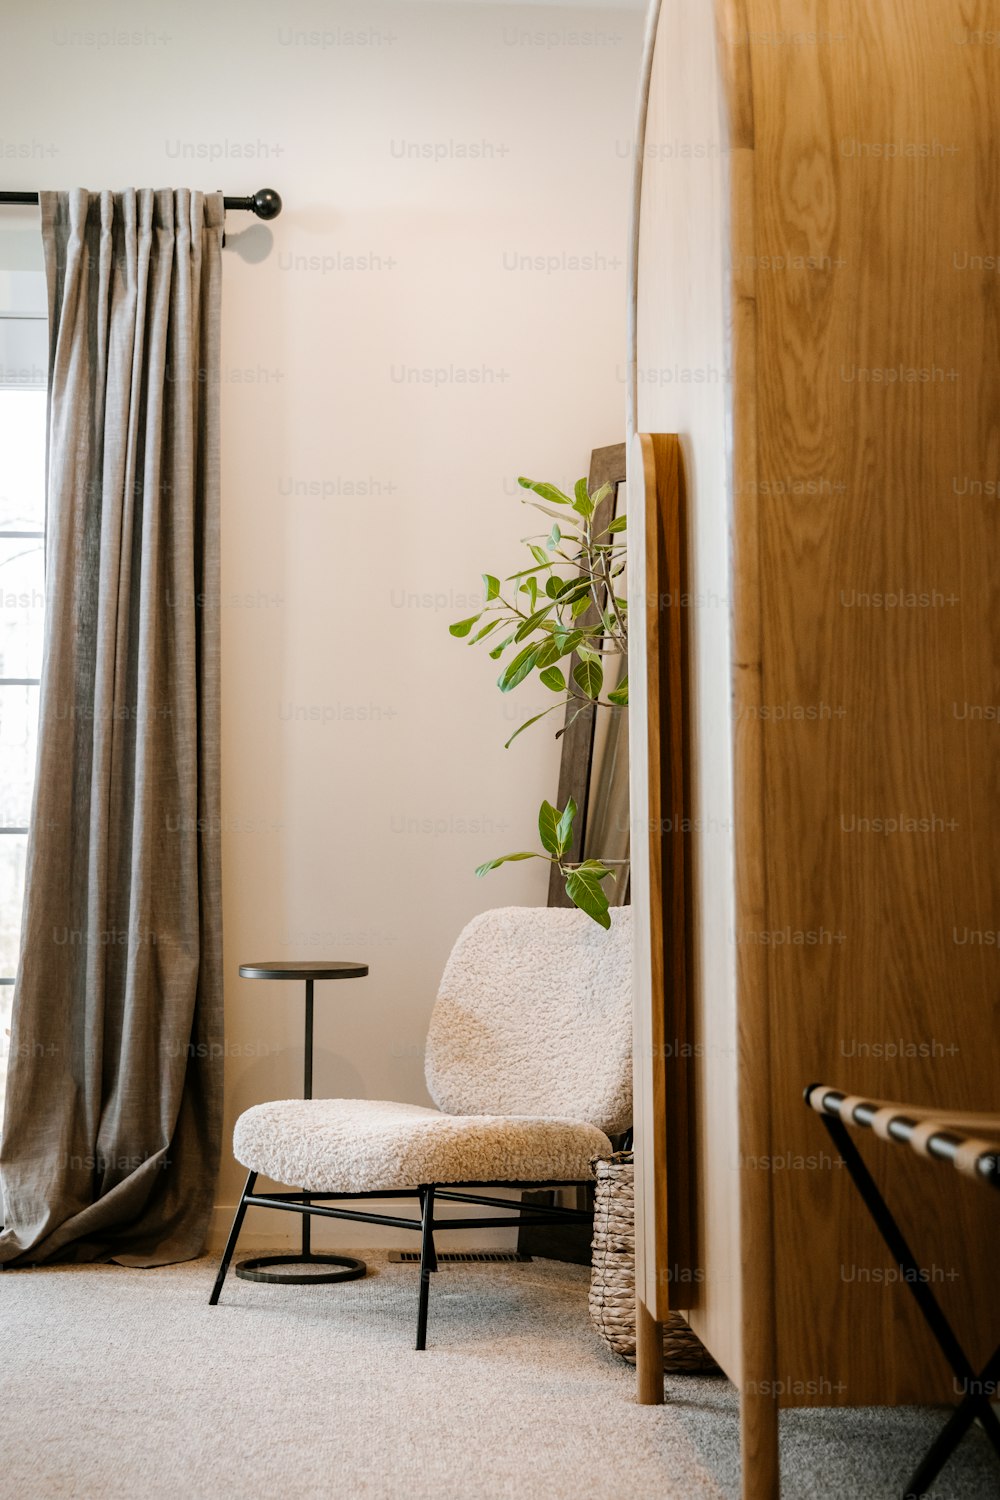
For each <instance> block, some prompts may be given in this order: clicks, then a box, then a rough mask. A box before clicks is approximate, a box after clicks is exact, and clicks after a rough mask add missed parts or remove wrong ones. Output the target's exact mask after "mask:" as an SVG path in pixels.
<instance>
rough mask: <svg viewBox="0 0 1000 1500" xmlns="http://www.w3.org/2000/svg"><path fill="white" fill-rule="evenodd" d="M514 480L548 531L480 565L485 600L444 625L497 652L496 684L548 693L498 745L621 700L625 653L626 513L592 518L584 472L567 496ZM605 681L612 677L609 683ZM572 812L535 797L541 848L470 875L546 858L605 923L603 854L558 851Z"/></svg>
mask: <svg viewBox="0 0 1000 1500" xmlns="http://www.w3.org/2000/svg"><path fill="white" fill-rule="evenodd" d="M518 483H519V484H520V485H521V486H522V487H523V488H524V489H526V490H529V491H531V492H532V493H533V494H534V495H535V496H537V497H538V498H537V499H532V500H527V499H526V500H525V504H528V505H531V506H533V507H534V508H535V509H536V510H539V511H541V512H542V513H543V514H544V515H545V516H547V517H548V518H549V519H550V520H552V521H553V523H554V524H553V525H552V527H551V529H550V530H549V531H548V533H542V534H541V535H539V536H531V537H525V538H524V542H525V545H526V546H527V548H528V551H529V553H530V555H531V559H532V563H531V566H530V567H526V568H522V569H520V570H519V571H518V572H517V573H512V574H510V576H509V577H507V578H505V579H504V580H503V581H501V580H500V578H498V577H497V576H496V575H494V574H492V573H484V574H483V575H482V576H483V585H484V589H485V604H484V607H483V608H482V609H481V610H480V611H479V613H478V614H475V615H470V616H469V617H468V618H467V619H465V620H458V621H457V622H456V623H455V624H454V625H452V626H450V627H449V628H450V630H451V634H452V635H454V636H457V637H459V638H460V639H467V640H468V644H469V645H471V646H475V645H478V644H479V643H480V642H482V641H486V640H487V639H489V647H488V650H489V655H490V658H491V659H492V660H493V661H504V665H503V667H502V668H501V671H500V675H499V677H498V678H497V686H498V687H499V689H500V691H501V692H502V693H511V692H513V691H514V689H515V688H516V687H519V686H520V684H521V683H523V682H525V681H527V680H528V679H530V678H532V677H533V675H534V676H535V677H537V680H538V682H540V683H541V684H542V686H543V687H545V688H546V689H548V691H549V692H551V693H552V694H553V702H552V704H551V705H550V706H549V707H548V708H545V709H543V710H542V712H541V713H537V714H532V716H531V717H530V718H528V719H525V721H524V722H523V723H522V724H520V725H519V726H518V728H517V729H515V731H514V733H513V734H512V735H511V737H510V739H509V740H508V741H507V744H506V746H505V747H504V748H505V749H509V748H510V746H511V745H512V744H513V743H514V741H515V740H516V739H517V737H518V735H520V734H522V733H523V732H524V730H525V729H528V728H530V727H531V725H532V724H537V723H538V722H539V720H540V719H544V718H546V717H547V715H549V714H551V713H553V712H554V711H555V710H556V709H558V708H562V709H563V710H564V712H565V722H564V724H563V726H562V728H561V729H560V730H559V731H558V733H557V735H556V738H557V739H558V738H560V737H561V736H562V735H563V734H565V732H566V730H567V729H568V728H569V726H570V724H571V723H572V722H573V721H574V720H575V719H576V718H577V716H578V715H579V714H581V713H592V712H593V711H594V710H595V709H597V708H608V709H615V708H619V709H620V708H624V707H625V706H626V705H627V703H628V677H627V675H626V676H623V677H622V678H621V681H620V682H619V681H618V672H619V669H620V666H621V662H622V659H623V658H624V659H625V660H626V661H627V659H628V603H627V601H626V599H625V597H624V594H623V593H621V592H619V590H620V589H621V587H622V583H621V578H622V574H623V573H624V571H625V559H626V548H625V543H624V541H623V540H621V534H622V532H624V530H625V518H624V516H621V517H619V518H617V519H614V520H611V521H610V522H608V524H607V525H605V524H603V522H602V521H601V520H599V519H598V517H600V516H602V514H603V512H602V510H601V505H602V502H603V501H604V500H606V499H607V498H608V496H609V495H610V493H611V486H610V485H603V486H602V487H601V488H600V489H599V490H597V491H596V492H595V493H594V494H593V495H592V494H590V492H589V490H588V488H587V481H586V480H585V479H579V480H577V482H576V485H575V486H574V489H573V494H572V495H571V496H570V495H567V494H564V493H563V491H562V490H560V489H557V488H556V486H555V485H553V484H545V483H539V482H537V481H535V480H533V479H519V480H518ZM482 622H485V623H482ZM498 632H499V633H500V638H499V639H498V636H497V633H498ZM505 658H506V660H504V659H505ZM607 682H611V683H612V684H613V685H612V686H611V687H610V688H609V689H606V683H607ZM576 813H577V807H576V804H575V802H574V801H573V800H572V798H571V799H570V800H569V802H568V803H567V804H566V806H565V807H564V808H562V809H560V808H557V807H553V806H552V804H551V803H550V802H543V803H542V806H541V809H540V811H539V815H538V834H539V838H540V839H541V843H542V848H543V849H544V851H545V852H544V853H539V852H537V851H532V850H526V851H521V852H520V853H517V854H503V855H501V856H500V857H499V858H497V859H491V860H487V861H486V863H485V864H482V865H480V866H479V868H478V870H477V871H476V874H477V875H486V874H487V873H488V872H489V871H490V870H495V869H497V868H498V866H500V865H503V864H507V863H509V862H510V861H512V860H521V859H546V860H548V861H549V863H550V864H555V865H557V866H558V867H559V871H560V874H561V875H562V876H563V878H564V879H565V882H566V894H567V895H568V896H569V899H570V900H571V901H572V902H573V904H574V905H575V906H578V907H579V908H580V910H581V911H585V912H586V913H587V915H588V916H590V917H593V919H594V921H595V922H599V923H600V924H601V926H602V927H609V926H610V925H611V917H610V912H609V903H608V897H607V893H606V890H605V888H604V884H603V882H604V881H606V880H608V879H609V878H610V879H614V878H615V876H614V871H613V870H612V869H611V867H610V866H611V863H612V862H610V861H609V862H608V863H604V862H603V861H602V860H598V859H587V860H582V861H579V862H568V861H567V860H566V859H565V856H566V853H567V851H568V850H569V849H570V848H571V847H572V843H573V821H574V819H575V817H576Z"/></svg>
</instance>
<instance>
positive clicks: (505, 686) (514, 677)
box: [497, 641, 548, 693]
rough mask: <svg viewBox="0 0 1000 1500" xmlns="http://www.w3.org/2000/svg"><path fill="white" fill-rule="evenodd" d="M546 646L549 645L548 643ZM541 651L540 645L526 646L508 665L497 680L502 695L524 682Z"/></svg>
mask: <svg viewBox="0 0 1000 1500" xmlns="http://www.w3.org/2000/svg"><path fill="white" fill-rule="evenodd" d="M545 644H546V645H548V642H547V641H546V642H545ZM540 650H541V647H540V646H538V645H532V646H525V648H524V650H523V651H519V652H518V653H517V655H516V656H515V657H514V660H513V661H510V662H508V663H507V665H506V667H505V668H504V670H503V671H502V672H501V673H500V676H499V677H498V678H497V687H498V688H499V689H500V691H501V693H509V692H510V691H511V689H512V688H516V687H517V685H518V683H519V682H523V681H524V679H525V678H526V677H527V675H528V673H529V672H530V671H531V669H532V667H533V666H534V665H535V658H536V657H537V655H538V653H539V651H540Z"/></svg>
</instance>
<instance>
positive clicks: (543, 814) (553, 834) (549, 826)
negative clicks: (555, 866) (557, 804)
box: [538, 802, 562, 856]
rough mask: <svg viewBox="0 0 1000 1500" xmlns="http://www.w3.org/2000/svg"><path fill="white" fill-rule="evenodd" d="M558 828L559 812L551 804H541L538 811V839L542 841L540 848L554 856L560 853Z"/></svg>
mask: <svg viewBox="0 0 1000 1500" xmlns="http://www.w3.org/2000/svg"><path fill="white" fill-rule="evenodd" d="M558 828H559V812H558V811H557V809H556V808H554V807H553V806H552V803H551V802H543V803H542V805H541V807H540V808H539V809H538V837H539V838H540V839H541V841H542V848H543V849H546V850H547V851H548V852H549V854H555V855H556V856H558V855H559V854H561V853H562V850H561V849H560V848H559V835H558V831H557V830H558Z"/></svg>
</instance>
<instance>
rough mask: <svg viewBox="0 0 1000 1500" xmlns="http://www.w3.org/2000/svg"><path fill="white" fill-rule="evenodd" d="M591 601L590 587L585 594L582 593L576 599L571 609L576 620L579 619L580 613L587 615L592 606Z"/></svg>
mask: <svg viewBox="0 0 1000 1500" xmlns="http://www.w3.org/2000/svg"><path fill="white" fill-rule="evenodd" d="M591 602H592V601H591V598H590V590H589V589H588V590H587V592H586V593H585V594H581V595H580V597H579V598H578V599H574V600H573V603H572V605H571V606H570V611H569V612H570V614H571V615H572V617H573V619H574V620H576V619H579V617H580V615H585V614H586V613H587V610H588V609H589V608H590V606H591Z"/></svg>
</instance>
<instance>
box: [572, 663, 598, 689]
mask: <svg viewBox="0 0 1000 1500" xmlns="http://www.w3.org/2000/svg"><path fill="white" fill-rule="evenodd" d="M573 681H574V682H575V683H576V684H577V685H578V687H580V688H581V689H582V691H583V692H585V693H586V695H587V697H588V698H597V697H599V696H600V692H601V688H602V686H603V684H604V668H603V667H602V666H601V664H600V662H599V661H597V662H594V661H581V662H578V663H577V664H576V666H575V667H574V668H573Z"/></svg>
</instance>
